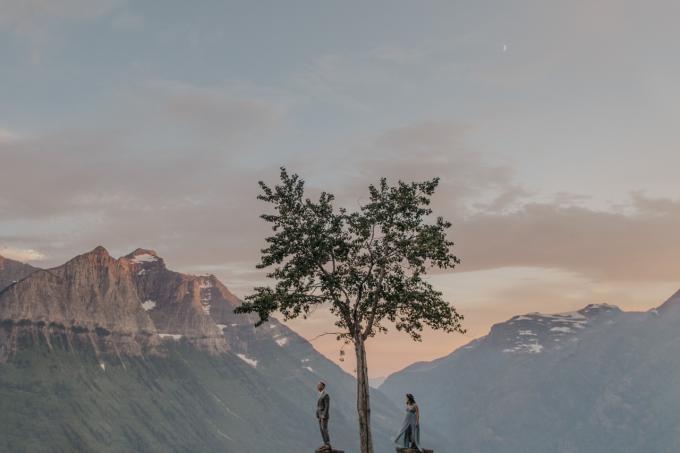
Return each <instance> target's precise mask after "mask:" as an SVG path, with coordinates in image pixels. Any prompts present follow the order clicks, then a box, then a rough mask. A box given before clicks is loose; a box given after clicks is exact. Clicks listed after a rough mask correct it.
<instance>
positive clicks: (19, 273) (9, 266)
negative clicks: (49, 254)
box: [0, 256, 37, 291]
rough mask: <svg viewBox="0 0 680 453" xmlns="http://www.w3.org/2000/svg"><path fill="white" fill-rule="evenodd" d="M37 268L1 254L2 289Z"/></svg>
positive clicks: (0, 274) (0, 282)
mask: <svg viewBox="0 0 680 453" xmlns="http://www.w3.org/2000/svg"><path fill="white" fill-rule="evenodd" d="M36 270H37V268H35V267H33V266H31V265H29V264H24V263H20V262H18V261H14V260H10V259H8V258H5V257H3V256H0V291H2V290H3V289H5V288H7V287H8V286H9V285H11V284H13V283H15V282H18V281H19V280H21V279H23V278H25V277H27V276H28V275H30V274H32V273H33V272H34V271H36Z"/></svg>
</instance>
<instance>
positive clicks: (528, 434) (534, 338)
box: [380, 297, 680, 453]
mask: <svg viewBox="0 0 680 453" xmlns="http://www.w3.org/2000/svg"><path fill="white" fill-rule="evenodd" d="M671 302H672V301H669V303H667V304H666V305H665V306H664V307H665V308H664V310H663V311H662V310H661V309H660V310H658V311H657V310H654V311H651V312H649V313H625V312H622V311H620V310H619V309H618V308H616V307H613V306H609V305H591V306H588V307H586V308H584V309H582V310H579V311H578V312H575V313H566V314H560V315H541V314H537V313H533V314H529V315H524V316H516V317H513V318H512V319H510V320H509V321H507V322H505V323H501V324H497V325H495V326H493V328H492V329H491V332H490V333H489V335H487V336H486V337H483V338H480V339H478V340H475V341H473V342H471V343H470V344H468V345H467V346H464V347H462V348H460V349H458V350H456V351H454V352H453V353H452V354H450V355H449V356H446V357H443V358H441V359H438V360H435V361H433V362H429V363H418V364H414V365H412V366H410V367H407V368H406V369H404V370H402V371H400V372H398V373H395V374H393V375H392V376H390V377H389V378H388V379H387V380H386V381H385V383H384V384H383V385H382V386H381V387H380V389H381V390H382V391H383V392H384V393H386V394H387V395H388V396H391V397H392V398H397V397H398V396H400V395H402V394H403V393H406V392H411V393H413V394H415V396H416V398H417V399H418V401H419V403H420V406H421V411H422V420H423V427H424V428H427V427H431V428H434V429H436V430H440V431H441V432H446V433H449V435H450V438H449V441H450V442H453V443H455V446H456V449H460V450H461V451H475V452H480V453H491V452H507V451H518V452H519V451H521V452H526V453H533V452H536V453H539V452H546V451H551V452H564V453H567V452H583V453H599V452H602V453H605V452H612V451H616V452H621V453H623V452H631V453H632V452H640V451H654V452H672V451H678V449H679V448H680V431H678V430H677V426H680V381H679V380H678V379H677V377H678V373H679V372H680V315H679V314H680V308H678V306H680V297H678V298H676V300H675V302H672V303H671ZM435 447H437V448H438V449H439V450H440V451H450V450H451V449H452V447H451V446H450V445H447V444H446V443H438V444H435Z"/></svg>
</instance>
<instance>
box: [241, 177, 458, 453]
mask: <svg viewBox="0 0 680 453" xmlns="http://www.w3.org/2000/svg"><path fill="white" fill-rule="evenodd" d="M438 183H439V178H434V179H432V180H430V181H425V182H411V183H405V182H402V181H399V182H398V184H397V185H396V186H390V185H388V183H387V180H386V179H385V178H382V179H381V180H380V184H379V185H378V186H377V187H376V186H374V185H370V186H369V188H368V190H369V199H368V201H367V202H366V203H365V204H362V205H361V206H360V207H359V209H358V210H357V211H356V212H349V211H347V209H344V208H339V209H337V210H336V209H335V207H334V206H333V200H334V196H333V195H332V194H330V193H327V192H322V193H321V195H320V196H319V199H318V201H313V200H310V199H309V198H306V197H305V194H304V181H303V180H302V179H300V177H299V176H298V175H297V174H293V175H289V174H288V172H287V171H286V169H285V168H283V167H282V168H281V183H280V184H278V185H276V186H275V187H273V188H272V187H269V186H267V185H266V184H265V183H264V182H262V181H260V182H259V184H260V187H261V189H262V193H261V194H260V195H258V199H260V200H263V201H265V202H267V203H271V204H272V207H273V208H274V210H275V213H273V214H263V215H262V216H261V218H262V219H264V220H265V221H267V222H269V223H271V224H272V230H273V231H274V233H273V235H272V236H270V237H268V238H266V241H267V244H268V245H267V247H266V248H264V249H262V257H261V263H260V264H258V265H257V268H259V269H262V268H268V267H273V269H272V270H271V271H270V272H269V273H268V274H267V277H269V278H272V279H274V280H275V281H276V284H275V286H273V287H257V288H255V291H254V293H253V294H251V295H249V296H247V297H246V301H245V302H244V303H243V304H242V305H241V306H239V307H238V308H237V309H236V311H237V312H238V313H258V315H259V318H260V319H259V321H258V323H257V324H256V325H261V324H262V323H263V322H265V321H266V320H268V319H269V316H270V314H272V313H274V312H279V313H281V314H282V315H283V317H284V319H286V320H288V319H293V318H297V317H299V316H302V317H304V318H307V316H308V315H309V314H310V312H311V311H312V310H313V309H314V308H315V307H318V306H320V305H327V306H328V307H329V308H330V311H331V313H333V315H335V316H336V318H337V319H336V322H335V325H336V326H337V327H338V328H339V329H340V332H338V333H337V336H338V339H339V340H344V341H346V342H351V343H353V345H354V350H355V352H356V373H357V411H358V414H359V432H360V445H361V452H362V453H372V452H373V443H372V440H371V423H370V422H371V418H370V413H371V411H370V402H369V382H368V364H367V361H366V347H365V343H366V341H367V340H368V339H369V338H371V337H373V336H375V335H376V334H377V333H384V332H387V326H388V325H393V326H394V327H395V328H396V329H397V330H399V331H403V332H406V333H408V334H409V335H410V336H411V338H412V339H413V340H415V341H420V340H421V333H422V330H423V327H424V325H427V326H429V327H431V328H433V329H440V330H443V331H446V332H461V333H464V329H463V328H462V325H461V321H462V320H463V316H462V315H460V314H459V313H457V312H456V310H455V308H453V307H452V306H451V305H449V304H448V303H447V302H446V301H445V300H444V299H443V298H442V293H441V292H439V291H437V290H435V289H434V288H432V286H431V285H430V284H429V283H428V282H427V281H425V280H424V279H423V276H424V275H425V274H426V273H427V270H428V268H430V267H433V266H437V267H439V268H453V267H454V266H455V265H456V264H458V263H459V262H460V261H459V259H458V258H457V257H456V256H454V255H453V254H451V247H452V246H453V242H451V241H449V240H447V238H446V230H447V229H448V228H449V227H450V226H451V223H449V222H447V221H445V220H444V219H443V218H442V217H437V218H436V219H430V218H429V216H430V214H431V213H432V210H431V209H430V208H429V207H428V206H429V204H430V198H431V196H432V194H433V193H434V191H435V189H436V188H437V185H438ZM428 220H432V221H429V222H428Z"/></svg>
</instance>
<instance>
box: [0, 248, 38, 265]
mask: <svg viewBox="0 0 680 453" xmlns="http://www.w3.org/2000/svg"><path fill="white" fill-rule="evenodd" d="M0 255H2V256H4V257H5V258H9V259H11V260H15V261H21V262H27V261H42V260H44V259H45V258H47V257H46V256H45V255H44V254H43V253H41V252H39V251H37V250H33V249H18V248H14V247H3V246H0Z"/></svg>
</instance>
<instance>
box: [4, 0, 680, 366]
mask: <svg viewBox="0 0 680 453" xmlns="http://www.w3.org/2000/svg"><path fill="white" fill-rule="evenodd" d="M679 12H680V5H678V4H676V3H674V2H670V1H663V0H657V1H652V2H645V3H644V4H640V3H639V2H633V1H613V0H611V1H610V0H607V1H603V2H598V3H597V4H593V3H592V2H588V1H575V2H569V3H564V4H550V5H548V4H545V3H544V2H534V1H520V2H513V3H512V4H511V3H508V2H501V1H489V2H472V1H457V2H439V1H425V2H417V3H416V2H409V1H389V2H387V1H376V2H371V3H370V4H366V3H365V2H313V1H293V2H285V4H284V3H283V2H263V3H258V4H253V3H252V2H205V3H201V4H200V5H195V4H194V5H190V4H188V3H186V2H179V1H168V2H164V3H163V5H162V7H159V4H158V3H156V2H149V1H140V2H131V1H125V0H89V1H87V0H63V1H59V2H45V1H41V0H24V1H20V0H0V37H1V39H0V58H1V59H2V61H3V65H2V69H0V98H1V99H2V100H3V102H2V103H0V255H3V256H6V257H8V258H14V259H18V260H21V261H27V262H30V263H31V264H34V265H36V266H39V267H49V266H54V265H58V264H61V263H62V262H64V261H66V260H67V259H69V258H71V257H72V256H74V255H76V254H79V253H83V252H85V251H88V250H90V249H92V248H94V247H95V246H97V245H99V244H101V245H104V246H105V247H106V248H107V249H108V250H109V251H110V252H111V253H112V254H113V255H114V256H121V255H124V254H126V253H128V252H130V251H131V250H133V249H135V248H137V247H144V248H152V249H155V250H156V251H158V253H159V254H160V255H161V256H163V257H164V258H165V259H166V262H167V264H168V266H169V267H170V268H172V269H174V270H178V271H182V272H188V273H196V274H199V273H213V274H215V275H216V276H218V277H219V278H220V279H221V280H222V281H223V282H224V283H225V284H226V285H227V286H228V287H229V288H230V289H231V290H232V291H233V292H234V293H235V294H237V295H238V296H239V297H243V296H245V295H246V294H248V293H249V292H250V291H251V290H252V288H253V286H255V285H258V284H261V283H263V282H264V273H263V272H260V271H257V270H256V269H255V264H256V263H257V262H258V259H259V250H260V248H261V246H262V242H263V241H262V239H263V238H264V237H265V235H267V233H268V230H267V226H266V225H265V224H264V222H263V221H261V220H260V219H259V218H258V215H259V214H260V213H261V212H262V210H263V209H264V208H265V206H264V205H263V204H262V203H261V202H258V201H257V200H256V195H257V193H258V186H257V181H258V180H261V179H263V180H265V181H268V182H271V183H273V182H275V181H276V179H277V177H278V168H279V167H280V166H282V165H283V166H286V167H287V168H288V169H289V171H291V172H296V173H299V174H300V175H301V176H302V177H303V178H304V179H305V180H306V181H307V184H308V187H309V190H310V193H312V194H315V193H318V191H319V190H328V191H330V192H333V193H335V194H336V195H337V197H338V205H343V206H346V207H348V208H349V209H352V208H356V207H357V206H358V204H359V203H361V201H362V200H363V199H365V197H366V188H367V186H368V185H369V184H371V183H375V182H377V181H378V180H379V178H380V177H383V176H385V177H388V178H389V179H390V180H391V181H396V180H397V179H403V180H409V181H410V180H423V179H429V178H432V177H435V176H438V177H440V178H441V185H440V188H439V191H438V193H437V194H436V195H435V199H434V209H435V213H437V214H442V215H444V216H445V217H446V218H447V219H448V220H450V221H451V222H452V223H453V227H452V229H451V237H452V239H453V240H454V241H455V242H456V246H455V247H454V252H455V253H456V254H457V255H458V256H459V257H461V258H462V263H461V265H460V266H458V267H457V268H456V269H455V270H454V271H453V272H448V273H440V272H438V273H434V274H432V277H431V278H432V282H433V284H434V285H435V287H437V288H438V289H440V290H441V291H443V292H444V294H445V296H446V297H447V299H448V300H450V301H451V303H453V304H454V305H455V306H456V307H457V308H458V309H459V310H460V311H461V312H462V313H463V314H464V315H465V317H466V320H465V327H467V329H468V334H466V335H465V336H462V335H449V336H446V335H442V334H435V333H428V334H427V335H425V337H424V341H423V342H422V343H413V342H411V341H410V340H409V339H408V338H407V337H406V336H405V335H400V334H397V333H394V332H391V333H390V334H389V335H387V336H378V337H376V338H374V339H372V340H371V343H370V345H369V366H370V372H371V375H372V376H376V377H377V376H385V375H387V374H389V373H391V372H394V371H397V370H399V369H401V368H403V367H404V366H406V365H408V364H410V363H413V362H415V361H420V360H432V359H434V358H437V357H441V356H443V355H445V354H448V353H449V352H451V351H452V350H453V349H455V348H456V347H458V346H460V345H461V344H463V343H466V342H468V341H470V340H471V339H473V338H476V337H479V336H481V335H484V334H486V333H487V332H488V330H489V328H490V326H491V325H492V324H493V323H496V322H500V321H503V320H506V319H508V318H509V317H511V316H513V315H515V314H521V313H526V312H533V311H540V312H550V313H553V312H564V311H572V310H575V309H578V308H581V307H583V306H585V305H587V304H590V303H600V302H606V303H610V304H614V305H618V306H620V307H621V308H622V309H624V310H647V309H650V308H652V307H655V306H657V305H660V304H661V303H662V302H663V301H664V300H665V299H666V298H668V297H669V296H670V295H671V294H673V293H674V292H675V291H676V290H677V289H678V288H680V241H677V239H676V237H677V231H679V230H680V190H679V189H680V184H679V183H678V171H677V168H678V167H679V165H680V153H678V152H677V148H678V144H679V143H680V138H679V137H678V131H677V126H676V124H675V123H676V121H675V119H676V118H678V113H679V112H678V107H677V106H678V105H680V102H678V101H680V85H679V84H678V80H680V78H679V77H678V76H680V61H678V59H677V58H674V55H675V54H676V53H677V52H676V49H675V48H676V47H677V44H676V43H677V38H678V31H677V27H676V24H675V18H676V17H678V13H679ZM290 325H291V326H292V327H293V328H294V329H295V330H296V331H298V332H300V333H301V334H303V335H304V336H305V337H306V338H314V337H316V336H317V335H319V334H322V333H323V332H326V331H328V330H329V329H331V328H332V322H331V320H330V319H329V317H328V316H327V314H325V313H324V311H323V310H318V311H317V313H315V316H314V317H312V318H311V319H310V320H307V321H304V322H302V321H295V322H292V323H290ZM313 344H314V345H315V347H316V348H318V349H319V350H320V351H321V352H323V353H324V354H326V355H327V356H328V357H329V358H331V359H333V360H335V361H337V360H338V358H339V354H338V350H339V347H340V346H339V345H338V344H337V343H335V342H334V340H333V338H332V337H328V336H327V337H322V338H319V339H317V340H315V341H314V342H313ZM339 363H340V362H339ZM341 365H342V366H343V367H344V368H345V369H347V370H350V371H351V369H352V363H351V358H348V360H347V361H346V362H342V363H341Z"/></svg>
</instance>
